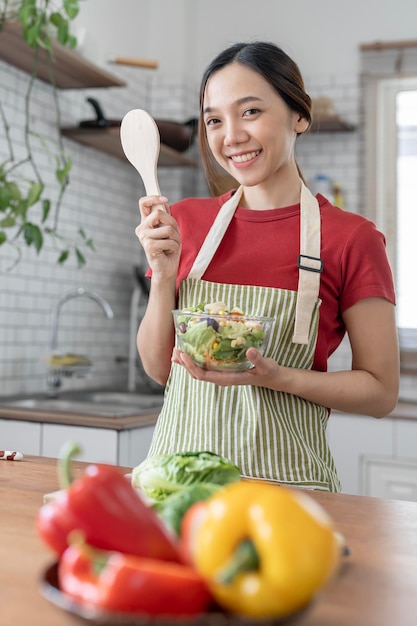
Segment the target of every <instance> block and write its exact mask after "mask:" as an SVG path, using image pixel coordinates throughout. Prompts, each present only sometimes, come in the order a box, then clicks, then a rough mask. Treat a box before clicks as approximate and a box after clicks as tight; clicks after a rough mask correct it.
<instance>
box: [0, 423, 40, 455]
mask: <svg viewBox="0 0 417 626" xmlns="http://www.w3.org/2000/svg"><path fill="white" fill-rule="evenodd" d="M0 446H1V449H2V450H16V451H17V452H21V453H22V454H23V455H25V454H36V455H39V454H40V453H41V424H38V423H36V422H23V421H21V420H4V419H2V420H0Z"/></svg>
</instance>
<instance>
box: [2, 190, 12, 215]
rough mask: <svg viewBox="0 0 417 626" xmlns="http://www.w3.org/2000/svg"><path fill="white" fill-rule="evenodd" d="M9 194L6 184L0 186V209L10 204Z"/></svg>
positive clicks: (4, 208)
mask: <svg viewBox="0 0 417 626" xmlns="http://www.w3.org/2000/svg"><path fill="white" fill-rule="evenodd" d="M10 200H11V194H10V189H9V187H8V185H2V186H1V187H0V211H5V210H6V209H7V207H8V206H9V204H10Z"/></svg>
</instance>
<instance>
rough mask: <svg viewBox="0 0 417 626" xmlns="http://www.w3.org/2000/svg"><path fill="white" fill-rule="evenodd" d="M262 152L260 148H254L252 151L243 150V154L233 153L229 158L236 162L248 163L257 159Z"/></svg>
mask: <svg viewBox="0 0 417 626" xmlns="http://www.w3.org/2000/svg"><path fill="white" fill-rule="evenodd" d="M260 152H261V151H260V150H252V151H251V152H242V153H241V154H231V155H229V157H228V158H229V159H230V160H231V161H233V163H236V164H241V163H248V162H249V161H253V160H254V159H256V157H257V156H258V155H259V154H260Z"/></svg>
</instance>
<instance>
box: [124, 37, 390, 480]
mask: <svg viewBox="0 0 417 626" xmlns="http://www.w3.org/2000/svg"><path fill="white" fill-rule="evenodd" d="M200 104H201V110H200V127H199V140H200V146H201V152H202V158H203V163H204V166H205V171H206V175H207V180H208V183H209V185H210V188H211V191H212V192H213V196H214V197H211V198H205V199H201V198H193V199H186V200H183V201H181V202H178V203H177V204H174V205H173V206H172V207H170V209H169V210H168V211H164V210H162V209H161V206H159V207H158V205H161V203H162V204H164V203H165V204H166V203H167V202H168V200H167V198H165V197H163V196H161V197H144V198H141V200H140V201H139V206H140V211H141V217H142V221H141V224H140V225H139V226H138V227H137V230H136V234H137V236H138V238H139V240H140V242H141V244H142V246H143V247H144V250H145V253H146V256H147V259H148V262H149V267H150V270H149V274H150V275H152V279H151V289H150V296H149V303H148V307H147V311H146V314H145V316H144V318H143V320H142V322H141V324H140V328H139V331H138V342H137V343H138V350H139V353H140V356H141V359H142V362H143V365H144V367H145V370H146V371H147V373H148V374H149V376H151V377H152V378H154V379H155V380H156V381H158V382H159V383H160V384H163V385H165V384H166V392H165V401H164V407H163V409H162V412H161V414H160V416H159V419H158V423H157V426H156V430H155V435H154V439H153V443H152V446H151V449H150V455H154V454H158V453H167V452H175V451H185V450H190V451H191V450H211V451H213V452H216V453H218V454H221V455H223V456H226V457H228V458H229V459H231V460H232V461H233V462H234V463H236V465H238V466H239V467H240V469H241V471H242V475H243V476H247V477H252V478H261V479H267V480H271V481H277V482H280V483H284V484H291V485H299V486H303V487H309V488H315V489H323V490H330V491H338V490H340V484H339V480H338V477H337V472H336V469H335V466H334V462H333V459H332V456H331V453H330V450H329V448H328V445H327V441H326V424H327V420H328V418H329V413H330V410H331V409H332V408H333V409H339V410H341V411H344V412H347V413H360V414H365V415H371V416H374V417H383V416H384V415H386V414H388V413H389V412H390V411H391V410H392V409H393V408H394V406H395V404H396V401H397V395H398V384H399V382H398V381H399V364H398V346H397V333H396V324H395V314H394V306H395V294H394V288H393V281H392V276H391V271H390V267H389V264H388V261H387V257H386V251H385V241H384V237H383V235H382V234H381V233H380V232H378V231H377V230H376V228H375V225H374V224H373V223H372V222H370V221H369V220H367V219H365V218H364V217H362V216H359V215H356V214H353V213H349V212H346V211H342V210H340V209H338V208H337V207H335V206H333V205H331V204H330V202H329V201H328V200H327V199H326V198H325V197H323V196H321V195H318V196H317V197H314V196H313V195H312V194H311V193H310V192H309V190H308V189H307V188H306V186H305V185H304V182H303V179H302V175H301V173H300V171H299V169H298V166H297V163H296V160H295V156H294V146H295V141H296V138H297V136H298V135H299V134H301V133H304V132H306V131H307V130H308V129H309V126H310V123H311V100H310V98H309V96H308V95H307V94H306V93H305V90H304V84H303V79H302V77H301V75H300V71H299V69H298V67H297V65H296V64H295V63H294V62H293V61H292V60H291V59H290V58H289V57H288V56H287V55H286V54H285V53H284V52H283V51H282V50H281V49H279V48H277V47H276V46H275V45H273V44H271V43H267V42H255V43H248V44H245V43H239V44H235V45H233V46H231V47H230V48H228V49H226V50H225V51H224V52H222V53H221V54H219V56H218V57H217V58H216V59H214V61H213V62H212V63H211V65H210V66H209V67H208V68H207V70H206V72H205V74H204V76H203V80H202V84H201V91H200ZM219 166H220V167H221V168H223V170H225V172H226V173H227V174H228V175H230V177H233V179H235V181H237V184H236V185H235V188H234V189H231V190H230V191H228V192H226V193H221V192H220V191H219V188H218V183H219V180H220V176H219V171H220V170H219ZM166 207H167V205H166ZM213 224H215V226H213ZM219 232H221V233H223V232H224V234H222V235H219V234H218V233H219ZM203 243H204V251H203V252H201V253H200V249H201V248H202V246H203ZM216 301H221V302H225V303H226V304H228V305H229V306H238V307H240V308H241V309H242V310H243V311H244V312H245V313H246V314H248V315H266V316H272V317H275V318H276V319H277V321H276V324H275V330H274V342H273V346H272V348H271V349H270V352H269V353H268V354H265V355H264V356H261V355H260V354H259V352H258V351H257V350H255V349H254V348H250V349H249V350H248V351H247V357H248V359H249V360H250V361H251V362H252V364H253V366H254V367H253V368H252V369H250V370H248V371H245V372H240V373H225V372H211V371H206V370H203V369H200V368H199V367H197V366H196V365H194V364H193V363H192V361H191V359H190V358H189V356H187V355H186V354H184V353H181V352H180V351H179V350H178V349H176V348H174V341H175V336H174V327H173V320H172V313H171V312H172V310H173V309H175V308H187V307H190V306H195V305H196V304H198V303H200V302H206V303H208V302H216ZM346 332H347V333H348V337H349V340H350V345H351V348H352V355H353V358H352V368H351V369H350V370H349V371H338V372H328V371H327V360H328V357H329V356H330V355H331V354H332V353H333V352H334V351H335V350H336V348H337V347H338V345H339V344H340V342H341V341H342V339H343V337H344V335H345V333H346ZM334 419H337V416H335V417H334Z"/></svg>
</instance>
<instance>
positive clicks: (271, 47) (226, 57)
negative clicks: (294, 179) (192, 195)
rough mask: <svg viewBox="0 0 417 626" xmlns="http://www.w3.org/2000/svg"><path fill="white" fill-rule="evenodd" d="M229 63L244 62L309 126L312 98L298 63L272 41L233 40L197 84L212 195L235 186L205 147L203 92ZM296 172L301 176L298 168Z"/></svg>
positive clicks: (205, 143) (204, 157)
mask: <svg viewBox="0 0 417 626" xmlns="http://www.w3.org/2000/svg"><path fill="white" fill-rule="evenodd" d="M231 63H241V64H242V65H246V66H247V67H249V68H251V69H252V70H254V71H255V72H257V73H258V74H260V75H261V76H263V78H264V79H265V80H266V81H267V82H268V83H269V84H270V85H271V87H272V88H273V89H274V90H275V91H276V92H277V93H278V95H279V96H281V98H282V99H283V100H284V102H285V103H286V104H287V106H288V107H289V108H290V109H291V110H292V111H295V112H297V113H299V114H300V115H301V116H302V117H304V118H305V119H306V120H307V121H308V123H309V127H310V125H311V98H310V96H309V95H308V94H307V93H306V91H305V88H304V80H303V77H302V75H301V72H300V70H299V68H298V65H297V64H296V63H295V62H294V61H293V60H292V59H291V58H290V57H289V56H288V55H287V54H286V53H285V52H284V51H283V50H281V48H279V47H278V46H276V45H275V44H273V43H269V42H263V41H256V42H252V43H236V44H234V45H232V46H230V47H229V48H226V50H223V52H221V53H220V54H219V55H217V57H216V58H215V59H213V61H212V62H211V63H210V65H209V66H208V67H207V69H206V71H205V72H204V75H203V78H202V80H201V85H200V119H199V131H198V138H199V144H200V151H201V158H202V162H203V167H204V171H205V175H206V179H207V183H208V186H209V189H210V191H211V193H212V194H213V195H220V194H221V193H224V192H225V191H227V189H230V188H232V187H233V186H236V184H235V185H233V183H236V181H234V179H232V178H231V176H230V175H224V174H221V173H220V167H219V165H218V164H217V161H216V160H215V158H214V157H213V154H212V152H211V150H210V148H209V146H208V141H207V135H206V128H205V125H204V121H203V101H204V93H205V89H206V85H207V82H208V80H209V78H210V77H211V76H212V75H213V74H214V73H215V72H217V71H219V70H221V69H222V68H224V67H226V66H227V65H230V64H231ZM297 167H298V165H297ZM299 173H300V176H301V177H302V174H301V172H300V170H299Z"/></svg>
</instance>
